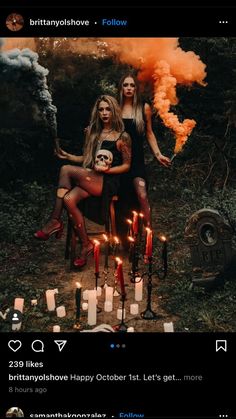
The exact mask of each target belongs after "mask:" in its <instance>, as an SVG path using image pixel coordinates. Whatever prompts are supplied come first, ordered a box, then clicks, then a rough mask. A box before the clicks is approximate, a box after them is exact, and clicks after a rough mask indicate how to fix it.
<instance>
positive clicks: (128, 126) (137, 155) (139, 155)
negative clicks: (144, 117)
mask: <svg viewBox="0 0 236 419" xmlns="http://www.w3.org/2000/svg"><path fill="white" fill-rule="evenodd" d="M123 122H124V125H125V131H126V132H127V133H128V134H129V135H130V137H131V140H132V161H131V167H130V171H129V172H128V177H129V178H131V179H134V178H135V177H141V178H143V179H145V180H146V171H145V164H144V150H143V143H144V139H145V135H144V134H140V133H139V132H138V131H137V128H136V124H135V121H134V119H132V118H130V119H129V118H123Z"/></svg>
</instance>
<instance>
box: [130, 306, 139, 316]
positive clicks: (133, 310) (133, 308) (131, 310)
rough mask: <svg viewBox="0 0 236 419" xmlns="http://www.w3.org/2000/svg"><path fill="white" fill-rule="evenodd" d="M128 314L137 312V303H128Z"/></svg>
mask: <svg viewBox="0 0 236 419" xmlns="http://www.w3.org/2000/svg"><path fill="white" fill-rule="evenodd" d="M130 314H138V304H130Z"/></svg>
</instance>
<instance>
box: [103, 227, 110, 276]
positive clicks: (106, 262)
mask: <svg viewBox="0 0 236 419" xmlns="http://www.w3.org/2000/svg"><path fill="white" fill-rule="evenodd" d="M103 238H104V240H105V260H104V271H107V270H108V256H109V240H108V237H107V235H106V234H103Z"/></svg>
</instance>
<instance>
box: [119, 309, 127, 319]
mask: <svg viewBox="0 0 236 419" xmlns="http://www.w3.org/2000/svg"><path fill="white" fill-rule="evenodd" d="M125 314H126V313H125V308H124V316H123V319H125ZM117 319H118V320H121V319H122V308H118V309H117Z"/></svg>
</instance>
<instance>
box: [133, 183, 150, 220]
mask: <svg viewBox="0 0 236 419" xmlns="http://www.w3.org/2000/svg"><path fill="white" fill-rule="evenodd" d="M133 183H134V189H135V191H136V195H137V198H138V201H139V204H140V209H141V211H142V213H143V215H144V220H145V221H144V222H145V225H146V227H149V226H150V225H151V210H150V205H149V201H148V195H147V188H146V182H145V180H144V179H143V178H141V177H136V178H134V180H133Z"/></svg>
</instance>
